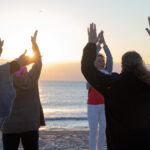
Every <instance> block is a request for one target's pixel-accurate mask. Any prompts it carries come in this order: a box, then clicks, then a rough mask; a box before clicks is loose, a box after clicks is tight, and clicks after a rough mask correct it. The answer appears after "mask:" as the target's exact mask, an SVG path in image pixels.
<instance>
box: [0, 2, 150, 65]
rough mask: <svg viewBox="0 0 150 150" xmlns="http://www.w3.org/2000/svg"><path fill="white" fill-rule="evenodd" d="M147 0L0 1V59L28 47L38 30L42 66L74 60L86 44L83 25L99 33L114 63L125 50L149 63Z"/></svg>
mask: <svg viewBox="0 0 150 150" xmlns="http://www.w3.org/2000/svg"><path fill="white" fill-rule="evenodd" d="M148 16H150V1H149V0H0V19H1V22H0V37H1V38H2V39H4V41H5V42H4V51H3V54H2V58H4V59H14V58H16V57H18V56H19V55H20V54H22V53H23V52H24V50H25V49H27V50H28V55H31V52H32V51H31V41H30V37H31V35H33V33H34V31H35V30H36V29H37V30H38V35H37V43H38V45H39V48H40V50H41V54H42V56H43V57H42V58H43V62H44V64H52V63H56V62H57V63H58V62H59V63H61V62H79V61H80V60H81V56H82V49H83V48H84V46H85V45H86V43H87V42H88V37H87V27H88V26H89V24H90V23H91V22H94V23H96V25H97V32H100V31H101V30H103V31H104V37H105V39H106V43H107V45H108V46H109V48H110V50H111V52H112V55H113V60H114V62H120V61H121V56H122V54H123V53H124V52H126V51H128V50H136V51H138V52H139V53H140V54H141V55H142V57H143V59H144V61H145V62H146V63H150V59H149V57H150V37H149V36H148V34H147V33H146V31H145V28H146V27H149V26H148V20H147V17H148Z"/></svg>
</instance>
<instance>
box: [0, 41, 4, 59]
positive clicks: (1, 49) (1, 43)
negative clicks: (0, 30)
mask: <svg viewBox="0 0 150 150" xmlns="http://www.w3.org/2000/svg"><path fill="white" fill-rule="evenodd" d="M3 45H4V40H1V38H0V56H1V54H2V51H3Z"/></svg>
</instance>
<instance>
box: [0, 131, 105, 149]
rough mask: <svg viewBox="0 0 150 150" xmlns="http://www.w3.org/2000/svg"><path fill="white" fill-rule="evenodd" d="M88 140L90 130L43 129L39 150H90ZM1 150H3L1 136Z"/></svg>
mask: <svg viewBox="0 0 150 150" xmlns="http://www.w3.org/2000/svg"><path fill="white" fill-rule="evenodd" d="M88 140H89V131H88V130H69V129H50V130H44V129H43V130H40V137H39V150H88V147H89V141H88ZM21 147H22V146H21V145H20V148H19V150H23V148H21ZM0 150H2V140H1V135H0ZM104 150H106V146H105V147H104Z"/></svg>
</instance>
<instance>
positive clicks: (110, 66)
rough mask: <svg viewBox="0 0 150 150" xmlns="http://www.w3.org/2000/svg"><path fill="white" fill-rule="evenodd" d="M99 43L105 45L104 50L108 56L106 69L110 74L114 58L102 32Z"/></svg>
mask: <svg viewBox="0 0 150 150" xmlns="http://www.w3.org/2000/svg"><path fill="white" fill-rule="evenodd" d="M98 41H99V42H100V43H103V49H104V52H105V54H106V67H105V70H107V71H108V72H109V73H111V72H112V69H113V58H112V55H111V52H110V50H109V48H108V46H107V44H106V41H105V39H104V32H103V31H101V32H100V33H99V35H98Z"/></svg>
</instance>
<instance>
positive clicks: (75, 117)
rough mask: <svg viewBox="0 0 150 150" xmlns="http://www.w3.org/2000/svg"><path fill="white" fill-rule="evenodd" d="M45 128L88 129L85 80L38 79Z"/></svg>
mask: <svg viewBox="0 0 150 150" xmlns="http://www.w3.org/2000/svg"><path fill="white" fill-rule="evenodd" d="M39 92H40V98H41V103H42V107H43V110H44V115H45V120H46V126H45V127H42V128H46V129H88V121H87V104H86V102H87V93H88V91H87V90H86V82H71V81H40V82H39Z"/></svg>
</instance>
